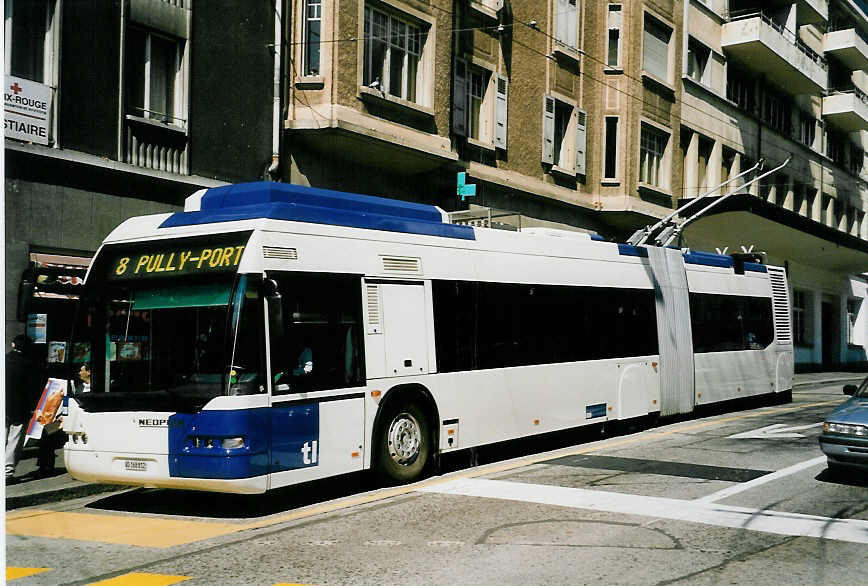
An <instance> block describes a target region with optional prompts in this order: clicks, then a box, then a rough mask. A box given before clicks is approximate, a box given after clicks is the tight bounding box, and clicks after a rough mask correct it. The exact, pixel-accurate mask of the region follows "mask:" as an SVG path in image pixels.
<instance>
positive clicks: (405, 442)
mask: <svg viewBox="0 0 868 586" xmlns="http://www.w3.org/2000/svg"><path fill="white" fill-rule="evenodd" d="M386 409H387V410H386V411H385V412H383V416H382V423H381V424H380V429H379V433H378V434H377V446H376V449H377V470H378V472H379V475H380V476H381V478H382V479H383V480H384V481H386V482H387V483H390V484H405V483H408V482H413V481H415V480H418V479H419V478H421V477H422V475H423V474H424V473H425V471H426V469H427V467H428V463H429V461H430V459H431V426H430V423H429V422H428V416H427V415H426V414H425V411H424V410H423V409H422V408H421V407H419V405H417V404H416V403H404V404H395V405H391V406H387V408H386Z"/></svg>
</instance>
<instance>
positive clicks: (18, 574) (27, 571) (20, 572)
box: [6, 567, 51, 582]
mask: <svg viewBox="0 0 868 586" xmlns="http://www.w3.org/2000/svg"><path fill="white" fill-rule="evenodd" d="M49 571H51V568H14V567H12V568H10V567H7V568H6V581H7V582H8V581H9V580H17V579H18V578H26V577H27V576H35V575H36V574H41V573H43V572H49Z"/></svg>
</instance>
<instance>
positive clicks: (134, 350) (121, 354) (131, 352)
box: [118, 342, 142, 360]
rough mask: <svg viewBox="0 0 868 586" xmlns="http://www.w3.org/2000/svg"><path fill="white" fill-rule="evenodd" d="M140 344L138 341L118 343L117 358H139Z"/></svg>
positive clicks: (140, 355) (140, 356)
mask: <svg viewBox="0 0 868 586" xmlns="http://www.w3.org/2000/svg"><path fill="white" fill-rule="evenodd" d="M141 359H142V345H141V344H140V343H139V342H120V343H118V360H141Z"/></svg>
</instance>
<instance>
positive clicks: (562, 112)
mask: <svg viewBox="0 0 868 586" xmlns="http://www.w3.org/2000/svg"><path fill="white" fill-rule="evenodd" d="M572 116H573V108H572V106H570V105H568V104H565V103H564V102H561V101H560V100H555V153H554V158H555V165H557V166H558V167H561V168H564V169H567V168H570V167H572V165H571V164H570V163H568V162H567V161H568V158H567V148H566V147H567V144H566V142H567V140H566V139H567V136H568V134H567V130H568V129H569V127H570V119H571V118H572Z"/></svg>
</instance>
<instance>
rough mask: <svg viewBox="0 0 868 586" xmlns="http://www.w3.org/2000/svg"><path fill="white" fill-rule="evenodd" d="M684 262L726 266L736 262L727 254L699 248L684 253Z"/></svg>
mask: <svg viewBox="0 0 868 586" xmlns="http://www.w3.org/2000/svg"><path fill="white" fill-rule="evenodd" d="M684 262H685V263H688V264H694V265H705V266H709V267H725V268H729V267H732V266H733V264H734V263H733V260H732V257H731V256H727V255H725V254H714V253H712V252H701V251H698V250H693V251H690V252H686V253H684Z"/></svg>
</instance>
